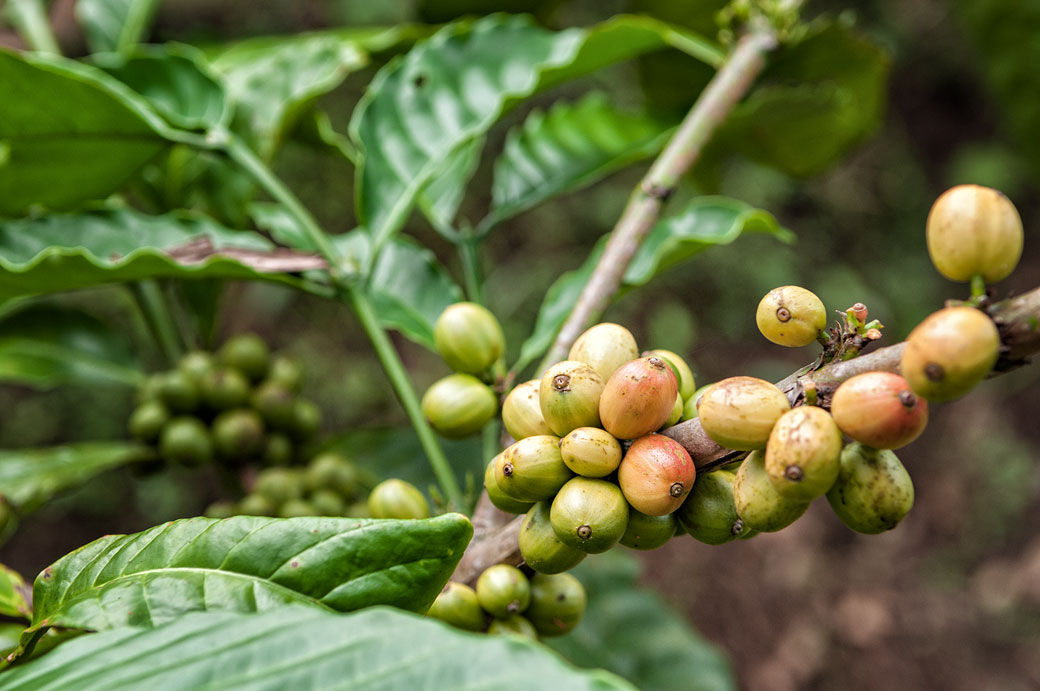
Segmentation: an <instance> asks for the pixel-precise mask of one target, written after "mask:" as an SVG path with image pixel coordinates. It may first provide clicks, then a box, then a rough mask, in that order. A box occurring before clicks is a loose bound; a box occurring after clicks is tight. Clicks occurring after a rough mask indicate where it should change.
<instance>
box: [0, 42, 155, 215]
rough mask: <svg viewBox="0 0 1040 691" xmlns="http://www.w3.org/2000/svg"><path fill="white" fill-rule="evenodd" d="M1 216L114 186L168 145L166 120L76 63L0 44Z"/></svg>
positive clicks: (65, 205)
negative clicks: (1, 93)
mask: <svg viewBox="0 0 1040 691" xmlns="http://www.w3.org/2000/svg"><path fill="white" fill-rule="evenodd" d="M0 84H3V85H4V97H3V98H2V99H0V216H4V215H7V216H16V215H21V214H24V213H26V211H28V210H29V209H30V208H31V207H34V206H37V205H42V206H45V207H49V208H53V209H69V208H72V207H74V206H76V205H78V204H80V203H81V202H84V201H87V200H90V199H101V198H103V197H106V196H108V195H109V194H111V193H112V192H114V191H116V190H117V189H118V188H119V187H120V186H121V185H122V184H123V183H124V182H125V181H126V180H127V179H128V178H129V177H130V175H131V174H132V173H133V172H134V171H135V170H137V169H138V168H139V167H141V166H142V165H143V164H144V163H145V162H146V161H148V160H149V159H150V158H152V157H153V156H154V155H155V154H157V153H158V152H159V151H161V150H162V149H163V147H165V146H166V141H165V140H164V139H163V134H162V133H164V132H168V131H167V130H166V128H165V125H164V123H163V122H162V121H161V120H159V118H158V117H157V116H155V115H154V114H153V113H151V112H150V111H149V110H148V108H147V106H145V105H144V104H143V103H142V100H141V99H140V97H138V96H136V95H135V94H134V93H133V92H131V91H130V89H128V88H127V87H126V86H124V85H122V84H120V83H119V82H117V81H115V80H114V79H112V78H111V77H108V75H106V74H105V73H104V72H101V71H100V70H97V69H96V68H92V67H90V66H88V65H84V64H82V63H76V62H74V61H71V60H62V59H60V58H53V57H48V56H45V55H42V54H20V55H16V54H14V53H10V52H8V51H6V50H0Z"/></svg>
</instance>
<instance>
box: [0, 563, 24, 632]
mask: <svg viewBox="0 0 1040 691" xmlns="http://www.w3.org/2000/svg"><path fill="white" fill-rule="evenodd" d="M29 594H30V590H29V586H27V585H26V584H25V580H24V579H23V578H22V576H21V574H19V573H18V572H17V571H15V570H14V569H11V568H8V567H7V566H4V565H3V564H0V615H3V616H5V617H14V618H16V619H29V618H31V617H32V605H31V604H29V599H28V597H27V595H29Z"/></svg>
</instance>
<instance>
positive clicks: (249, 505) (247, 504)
mask: <svg viewBox="0 0 1040 691" xmlns="http://www.w3.org/2000/svg"><path fill="white" fill-rule="evenodd" d="M275 511H277V507H275V505H274V504H272V503H271V502H270V500H269V499H267V497H265V496H263V495H262V494H255V493H254V494H247V495H246V496H245V497H243V498H242V501H240V502H239V503H238V513H239V514H241V515H243V516H274V514H275Z"/></svg>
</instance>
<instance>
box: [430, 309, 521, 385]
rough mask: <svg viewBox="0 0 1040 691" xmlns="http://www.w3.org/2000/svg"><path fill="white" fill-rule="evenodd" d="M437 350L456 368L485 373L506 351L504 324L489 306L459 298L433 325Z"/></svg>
mask: <svg viewBox="0 0 1040 691" xmlns="http://www.w3.org/2000/svg"><path fill="white" fill-rule="evenodd" d="M433 341H434V344H435V345H436V346H437V352H438V353H440V354H441V357H442V358H444V361H445V362H446V363H448V366H449V367H451V368H452V369H453V370H455V371H456V372H463V373H466V374H481V373H483V372H484V371H485V370H487V369H488V368H489V367H491V365H493V364H495V361H496V360H498V358H500V357H502V353H504V352H505V344H506V339H505V336H503V335H502V327H501V326H500V325H499V323H498V320H497V319H495V315H493V314H492V313H491V312H490V311H488V310H487V308H485V307H482V306H480V305H478V304H476V303H473V302H457V303H455V304H454V305H451V306H449V307H448V308H447V309H446V310H444V311H443V312H442V313H441V316H440V317H438V318H437V323H436V324H434V327H433Z"/></svg>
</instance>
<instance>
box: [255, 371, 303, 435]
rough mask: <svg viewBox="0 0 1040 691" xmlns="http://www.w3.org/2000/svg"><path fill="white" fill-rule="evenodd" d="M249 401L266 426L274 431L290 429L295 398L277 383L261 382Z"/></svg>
mask: <svg viewBox="0 0 1040 691" xmlns="http://www.w3.org/2000/svg"><path fill="white" fill-rule="evenodd" d="M249 401H250V405H252V406H253V408H255V409H256V411H257V412H258V413H260V415H261V416H262V417H263V418H264V422H266V423H267V424H269V425H271V426H272V427H274V428H276V429H290V428H291V427H292V425H293V420H294V417H293V411H294V410H295V409H296V396H295V394H293V393H292V392H291V391H289V389H287V388H285V387H284V386H282V385H281V384H279V383H278V382H276V381H271V380H267V381H265V382H263V383H262V384H260V386H258V387H257V388H256V390H255V391H254V392H253V395H252V396H251V397H250V399H249Z"/></svg>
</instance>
